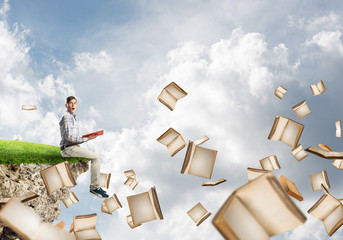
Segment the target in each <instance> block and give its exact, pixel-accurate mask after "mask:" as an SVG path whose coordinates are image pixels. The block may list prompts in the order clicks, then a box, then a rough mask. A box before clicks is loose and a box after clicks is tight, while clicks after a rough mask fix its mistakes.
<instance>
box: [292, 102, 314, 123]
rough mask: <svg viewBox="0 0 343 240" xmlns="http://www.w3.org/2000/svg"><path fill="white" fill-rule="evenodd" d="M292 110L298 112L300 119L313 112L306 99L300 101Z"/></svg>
mask: <svg viewBox="0 0 343 240" xmlns="http://www.w3.org/2000/svg"><path fill="white" fill-rule="evenodd" d="M292 110H293V111H294V112H295V113H296V114H297V116H298V118H299V119H302V118H303V117H305V116H307V115H309V114H310V113H311V111H310V109H309V107H308V106H307V104H306V101H305V100H304V101H302V102H300V103H298V104H297V105H295V106H293V107H292Z"/></svg>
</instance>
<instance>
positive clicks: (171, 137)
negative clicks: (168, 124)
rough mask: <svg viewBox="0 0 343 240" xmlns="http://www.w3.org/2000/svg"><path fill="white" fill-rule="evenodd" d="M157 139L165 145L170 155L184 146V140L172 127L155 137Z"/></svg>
mask: <svg viewBox="0 0 343 240" xmlns="http://www.w3.org/2000/svg"><path fill="white" fill-rule="evenodd" d="M157 141H158V142H160V143H162V144H163V145H166V146H167V149H168V152H169V154H170V156H172V157H173V156H174V155H175V154H176V153H178V152H179V151H180V150H181V149H183V148H184V147H185V146H186V142H185V140H184V139H183V137H182V136H181V134H180V133H178V132H177V131H175V130H174V129H173V128H169V129H168V130H167V131H166V132H165V133H163V134H162V135H161V136H160V137H159V138H157Z"/></svg>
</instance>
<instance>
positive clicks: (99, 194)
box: [89, 188, 109, 198]
mask: <svg viewBox="0 0 343 240" xmlns="http://www.w3.org/2000/svg"><path fill="white" fill-rule="evenodd" d="M89 192H90V193H91V194H93V195H95V196H97V197H100V198H108V197H109V196H108V194H107V193H106V191H104V190H102V188H98V189H91V190H90V191H89Z"/></svg>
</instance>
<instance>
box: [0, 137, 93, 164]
mask: <svg viewBox="0 0 343 240" xmlns="http://www.w3.org/2000/svg"><path fill="white" fill-rule="evenodd" d="M80 160H82V161H88V160H89V159H87V158H64V157H62V156H61V150H60V148H59V147H57V146H52V145H46V144H40V143H32V142H23V141H11V140H1V139H0V164H21V163H39V164H57V163H60V162H64V161H68V162H69V163H75V162H78V161H80Z"/></svg>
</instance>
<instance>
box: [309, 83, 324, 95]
mask: <svg viewBox="0 0 343 240" xmlns="http://www.w3.org/2000/svg"><path fill="white" fill-rule="evenodd" d="M310 88H311V90H312V94H313V96H317V95H320V94H322V93H323V92H325V91H326V88H325V86H324V83H323V81H322V80H320V81H319V82H318V83H317V84H315V85H311V86H310Z"/></svg>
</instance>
